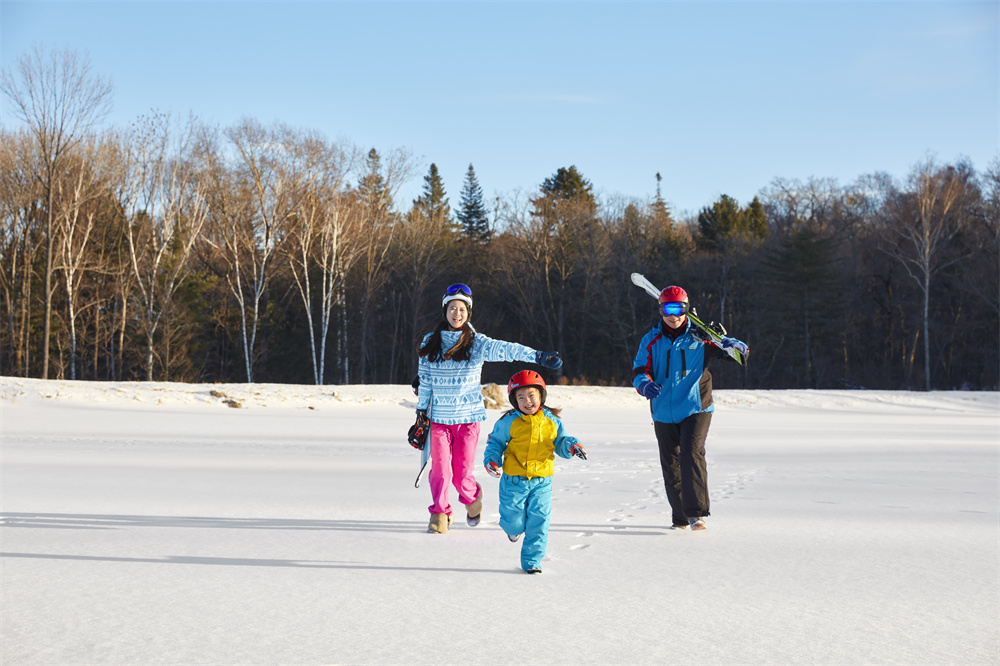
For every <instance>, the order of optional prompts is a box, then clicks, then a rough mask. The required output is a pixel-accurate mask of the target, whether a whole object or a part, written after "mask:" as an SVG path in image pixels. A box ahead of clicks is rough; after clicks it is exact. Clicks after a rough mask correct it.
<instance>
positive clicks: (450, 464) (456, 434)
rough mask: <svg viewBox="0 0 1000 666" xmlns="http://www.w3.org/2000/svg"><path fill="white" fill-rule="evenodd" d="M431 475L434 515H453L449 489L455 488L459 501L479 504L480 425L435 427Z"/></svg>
mask: <svg viewBox="0 0 1000 666" xmlns="http://www.w3.org/2000/svg"><path fill="white" fill-rule="evenodd" d="M430 440H431V471H430V474H429V475H428V479H429V480H430V486H431V500H432V502H433V503H432V504H431V505H430V506H429V507H427V509H428V510H429V511H430V512H431V513H446V514H448V515H449V516H450V515H451V503H450V502H449V501H448V486H449V485H451V484H452V483H454V484H455V490H457V491H458V501H459V502H461V503H462V504H472V503H473V502H475V501H476V496H477V494H478V493H479V488H478V486H477V485H476V479H475V477H474V476H473V475H472V471H473V470H474V469H475V464H476V460H475V458H476V446H477V445H478V444H479V424H478V423H457V424H455V425H443V424H441V423H434V424H432V425H431V436H430Z"/></svg>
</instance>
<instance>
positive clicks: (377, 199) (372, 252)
mask: <svg viewBox="0 0 1000 666" xmlns="http://www.w3.org/2000/svg"><path fill="white" fill-rule="evenodd" d="M414 168H415V164H414V162H413V158H412V157H411V156H410V154H409V152H408V151H406V150H404V149H401V148H400V149H396V150H394V151H393V152H392V153H390V154H389V157H388V159H387V160H385V161H384V163H383V160H382V157H381V156H380V155H379V154H378V152H377V151H376V150H375V149H374V148H372V149H371V150H370V151H369V152H368V156H367V158H366V163H365V167H364V171H363V172H362V174H361V179H360V181H359V183H358V186H357V189H356V190H355V195H356V197H357V204H358V206H359V207H360V210H359V213H360V215H361V218H360V221H361V229H360V231H361V237H362V240H363V246H362V251H361V255H360V256H359V257H358V261H357V270H358V271H360V273H361V275H360V277H361V354H360V362H361V369H360V373H359V374H360V375H361V381H362V382H365V381H368V379H369V377H368V366H369V363H368V361H369V359H368V355H369V342H370V340H371V337H372V335H371V330H370V326H371V321H372V312H371V306H372V302H373V300H374V298H375V296H376V294H377V293H378V291H379V290H380V289H381V288H382V287H383V286H384V285H385V282H386V279H387V277H388V275H389V272H388V271H387V270H386V257H387V256H388V252H389V246H390V243H392V240H393V235H394V233H395V229H396V224H395V223H396V220H397V219H398V213H397V212H396V211H395V210H394V201H395V196H396V193H397V192H398V190H399V188H400V187H401V186H402V185H403V183H405V182H406V181H407V180H409V179H410V177H412V175H413V171H414ZM345 381H348V378H347V377H346V373H345Z"/></svg>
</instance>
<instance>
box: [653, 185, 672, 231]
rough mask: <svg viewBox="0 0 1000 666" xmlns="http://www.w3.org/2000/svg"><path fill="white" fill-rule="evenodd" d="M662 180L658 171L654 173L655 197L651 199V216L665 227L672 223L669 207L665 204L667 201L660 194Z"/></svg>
mask: <svg viewBox="0 0 1000 666" xmlns="http://www.w3.org/2000/svg"><path fill="white" fill-rule="evenodd" d="M661 180H663V176H661V175H660V173H659V172H657V173H656V199H654V200H653V205H652V206H651V208H652V217H653V221H654V222H656V223H658V224H661V225H663V226H665V227H667V228H670V227H671V226H672V225H673V222H674V221H673V218H671V217H670V207H669V206H667V202H665V201H664V200H663V195H662V194H660V181H661Z"/></svg>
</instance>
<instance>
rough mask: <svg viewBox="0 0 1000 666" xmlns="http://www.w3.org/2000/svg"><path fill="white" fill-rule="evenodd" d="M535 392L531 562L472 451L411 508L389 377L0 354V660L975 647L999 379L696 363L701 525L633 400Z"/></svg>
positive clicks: (400, 403) (601, 391)
mask: <svg viewBox="0 0 1000 666" xmlns="http://www.w3.org/2000/svg"><path fill="white" fill-rule="evenodd" d="M213 392H214V393H215V394H214V395H213ZM549 395H550V399H549V404H551V405H553V406H557V407H563V408H564V412H563V420H564V421H565V423H566V425H567V427H568V429H569V431H570V432H571V433H572V434H575V435H577V436H578V437H580V438H581V440H582V441H583V443H584V444H585V446H586V447H587V450H588V452H589V454H590V460H588V461H581V460H578V459H573V460H562V459H559V460H557V466H556V476H555V479H554V482H555V489H556V490H555V495H554V497H555V499H554V503H553V519H552V529H551V534H550V539H549V554H548V558H547V559H546V561H545V562H544V563H543V568H544V573H543V574H542V575H541V576H529V575H526V574H524V573H522V572H521V571H520V569H519V568H518V549H519V547H520V544H516V545H515V544H511V543H509V542H508V541H507V538H506V537H505V536H504V534H503V533H502V532H501V531H500V529H499V527H498V526H497V521H498V515H497V510H496V489H497V483H496V481H494V480H493V479H492V478H490V477H489V476H487V475H486V473H485V472H484V471H482V470H481V469H480V472H479V474H478V478H479V481H480V483H482V485H483V487H484V489H485V491H486V502H485V506H486V511H485V514H484V520H483V523H482V524H481V525H480V526H479V527H476V528H469V527H467V526H465V524H464V521H461V520H460V521H457V522H456V524H455V525H454V526H453V529H452V531H451V532H449V533H448V534H447V535H430V534H427V533H426V531H425V530H426V524H427V509H426V507H427V505H428V504H429V491H428V490H427V487H426V482H425V483H423V484H422V485H421V487H420V488H419V489H415V488H414V487H413V481H414V477H415V475H416V468H417V461H418V457H419V456H418V453H417V452H416V451H414V450H413V449H411V448H410V447H409V446H407V445H406V442H405V433H406V430H407V428H408V427H409V425H410V424H411V422H412V418H413V396H412V393H411V392H410V390H409V387H407V386H344V387H340V386H324V387H309V386H278V385H245V384H239V385H237V384H232V385H187V384H159V383H73V382H62V381H48V382H44V381H40V380H27V379H15V378H7V377H4V378H0V424H2V425H0V510H2V524H0V550H2V559H0V663H2V664H3V665H4V666H7V665H10V666H21V665H25V664H196V663H197V664H277V663H281V664H320V663H347V664H411V663H414V664H493V663H495V664H507V663H532V664H536V663H537V664H546V663H548V664H582V663H601V664H603V663H614V664H658V663H685V664H693V663H749V664H765V663H768V664H770V663H795V664H833V663H856V664H860V663H867V664H884V663H902V664H916V663H921V664H924V663H933V664H944V663H954V664H996V663H1000V631H998V626H1000V623H998V620H1000V615H998V613H1000V580H998V575H1000V545H998V544H1000V510H998V449H1000V394H997V393H952V392H947V393H946V392H938V393H907V392H861V391H718V392H717V399H716V402H717V411H716V415H715V419H714V423H713V425H712V431H711V434H710V436H709V442H708V456H709V481H710V487H711V493H712V500H713V506H712V517H711V518H710V520H709V529H708V530H707V531H705V532H701V533H691V532H690V531H670V530H668V529H666V527H667V526H668V525H669V524H670V513H669V510H668V507H667V504H666V499H665V497H664V493H663V482H662V479H661V477H660V470H659V466H658V463H657V457H656V445H655V442H654V439H653V432H652V427H651V425H650V421H649V414H648V409H647V407H646V404H645V401H644V400H643V399H641V398H640V397H639V396H637V395H636V394H635V392H634V391H632V390H631V389H627V388H596V387H553V388H552V389H551V390H550V393H549ZM227 400H232V401H235V402H238V403H239V404H240V408H238V409H236V408H232V407H230V406H228V405H227V403H226V401H227ZM499 414H500V412H499V411H491V412H489V417H490V419H489V421H487V423H486V424H484V432H483V436H482V440H481V444H480V450H479V451H480V455H481V453H482V446H483V445H482V441H485V437H486V434H487V433H488V432H489V429H490V428H491V427H492V424H493V422H494V421H495V420H496V418H497V417H498V416H499ZM452 498H453V499H452V501H453V503H454V504H456V506H457V508H458V509H461V505H457V501H456V500H455V498H454V492H453V493H452Z"/></svg>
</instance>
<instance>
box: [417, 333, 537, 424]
mask: <svg viewBox="0 0 1000 666" xmlns="http://www.w3.org/2000/svg"><path fill="white" fill-rule="evenodd" d="M431 335H433V334H432V333H428V334H427V335H425V336H424V339H423V342H421V343H420V346H421V347H423V346H424V345H425V344H427V339H428V338H429V337H430V336H431ZM459 335H461V331H442V332H441V343H442V346H443V347H444V348H445V349H449V348H450V347H451V346H453V345H454V344H455V343H456V342H458V336H459ZM537 353H538V352H537V350H535V349H532V348H531V347H526V346H524V345H521V344H518V343H516V342H505V341H503V340H494V339H493V338H490V337H487V336H485V335H483V334H482V333H478V332H477V333H476V337H475V338H474V339H473V341H472V354H471V355H470V357H469V360H468V361H454V360H444V361H437V362H434V363H432V362H431V361H428V360H427V357H426V356H422V357H421V358H420V363H419V365H418V368H417V372H418V374H419V375H420V386H419V387H418V388H417V391H418V394H417V409H427V408H428V407H433V409H432V410H431V414H432V415H433V416H432V417H431V420H432V422H434V423H441V424H443V425H455V424H457V423H477V422H480V421H485V420H486V408H485V407H484V406H483V387H482V379H481V377H482V374H483V363H486V362H487V361H492V362H513V361H522V362H525V363H534V362H535V355H536V354H537Z"/></svg>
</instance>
